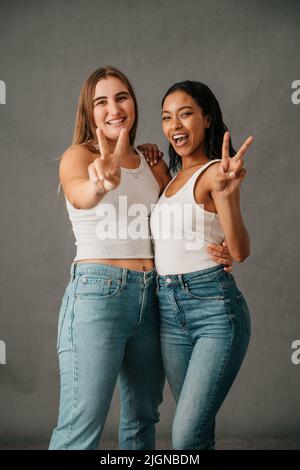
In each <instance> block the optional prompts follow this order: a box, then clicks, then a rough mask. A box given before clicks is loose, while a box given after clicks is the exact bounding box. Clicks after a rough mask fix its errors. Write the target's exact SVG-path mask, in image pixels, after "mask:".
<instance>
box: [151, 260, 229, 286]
mask: <svg viewBox="0 0 300 470" xmlns="http://www.w3.org/2000/svg"><path fill="white" fill-rule="evenodd" d="M224 275H225V276H226V275H228V273H226V272H225V271H224V265H223V264H219V265H218V266H213V267H212V268H207V269H201V270H200V271H193V272H191V273H185V274H166V275H165V276H160V275H157V276H156V279H157V284H158V285H159V286H161V287H168V286H172V285H174V284H181V285H184V284H185V283H186V282H188V281H190V280H191V279H193V278H194V277H197V278H200V279H201V281H209V280H212V279H215V278H216V277H221V276H224ZM229 275H230V274H229ZM230 276H231V275H230Z"/></svg>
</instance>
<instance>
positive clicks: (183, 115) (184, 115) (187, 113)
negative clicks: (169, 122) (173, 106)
mask: <svg viewBox="0 0 300 470" xmlns="http://www.w3.org/2000/svg"><path fill="white" fill-rule="evenodd" d="M191 114H192V113H190V112H189V111H186V112H185V113H182V114H181V116H182V117H186V116H190V115H191Z"/></svg>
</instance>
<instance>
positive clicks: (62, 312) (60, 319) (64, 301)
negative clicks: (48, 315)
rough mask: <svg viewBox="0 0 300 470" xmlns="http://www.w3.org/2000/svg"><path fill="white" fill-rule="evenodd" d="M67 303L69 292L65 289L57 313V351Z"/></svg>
mask: <svg viewBox="0 0 300 470" xmlns="http://www.w3.org/2000/svg"><path fill="white" fill-rule="evenodd" d="M68 305H69V292H68V290H66V292H65V293H64V296H63V299H62V302H61V307H60V310H59V315H58V328H57V342H56V349H57V351H58V350H59V346H60V337H61V332H62V328H63V324H64V321H65V318H66V313H67V309H68Z"/></svg>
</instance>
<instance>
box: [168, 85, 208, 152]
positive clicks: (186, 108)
mask: <svg viewBox="0 0 300 470" xmlns="http://www.w3.org/2000/svg"><path fill="white" fill-rule="evenodd" d="M209 125H210V119H209V116H204V114H203V111H202V109H201V108H200V107H199V106H198V104H197V103H196V101H195V100H194V99H193V98H192V97H191V96H189V95H188V94H187V93H185V92H184V91H181V90H176V91H174V92H173V93H171V94H170V95H168V96H167V97H166V98H165V101H164V104H163V110H162V128H163V133H164V135H165V136H166V138H167V139H168V140H169V142H170V144H171V145H172V146H173V148H174V150H175V152H176V153H177V154H178V155H180V156H181V157H187V156H192V155H198V153H199V156H201V155H203V153H204V143H205V132H206V129H207V128H208V127H209Z"/></svg>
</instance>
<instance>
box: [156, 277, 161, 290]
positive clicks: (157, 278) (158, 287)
mask: <svg viewBox="0 0 300 470" xmlns="http://www.w3.org/2000/svg"><path fill="white" fill-rule="evenodd" d="M156 288H157V290H158V291H159V289H160V285H159V274H156Z"/></svg>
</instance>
